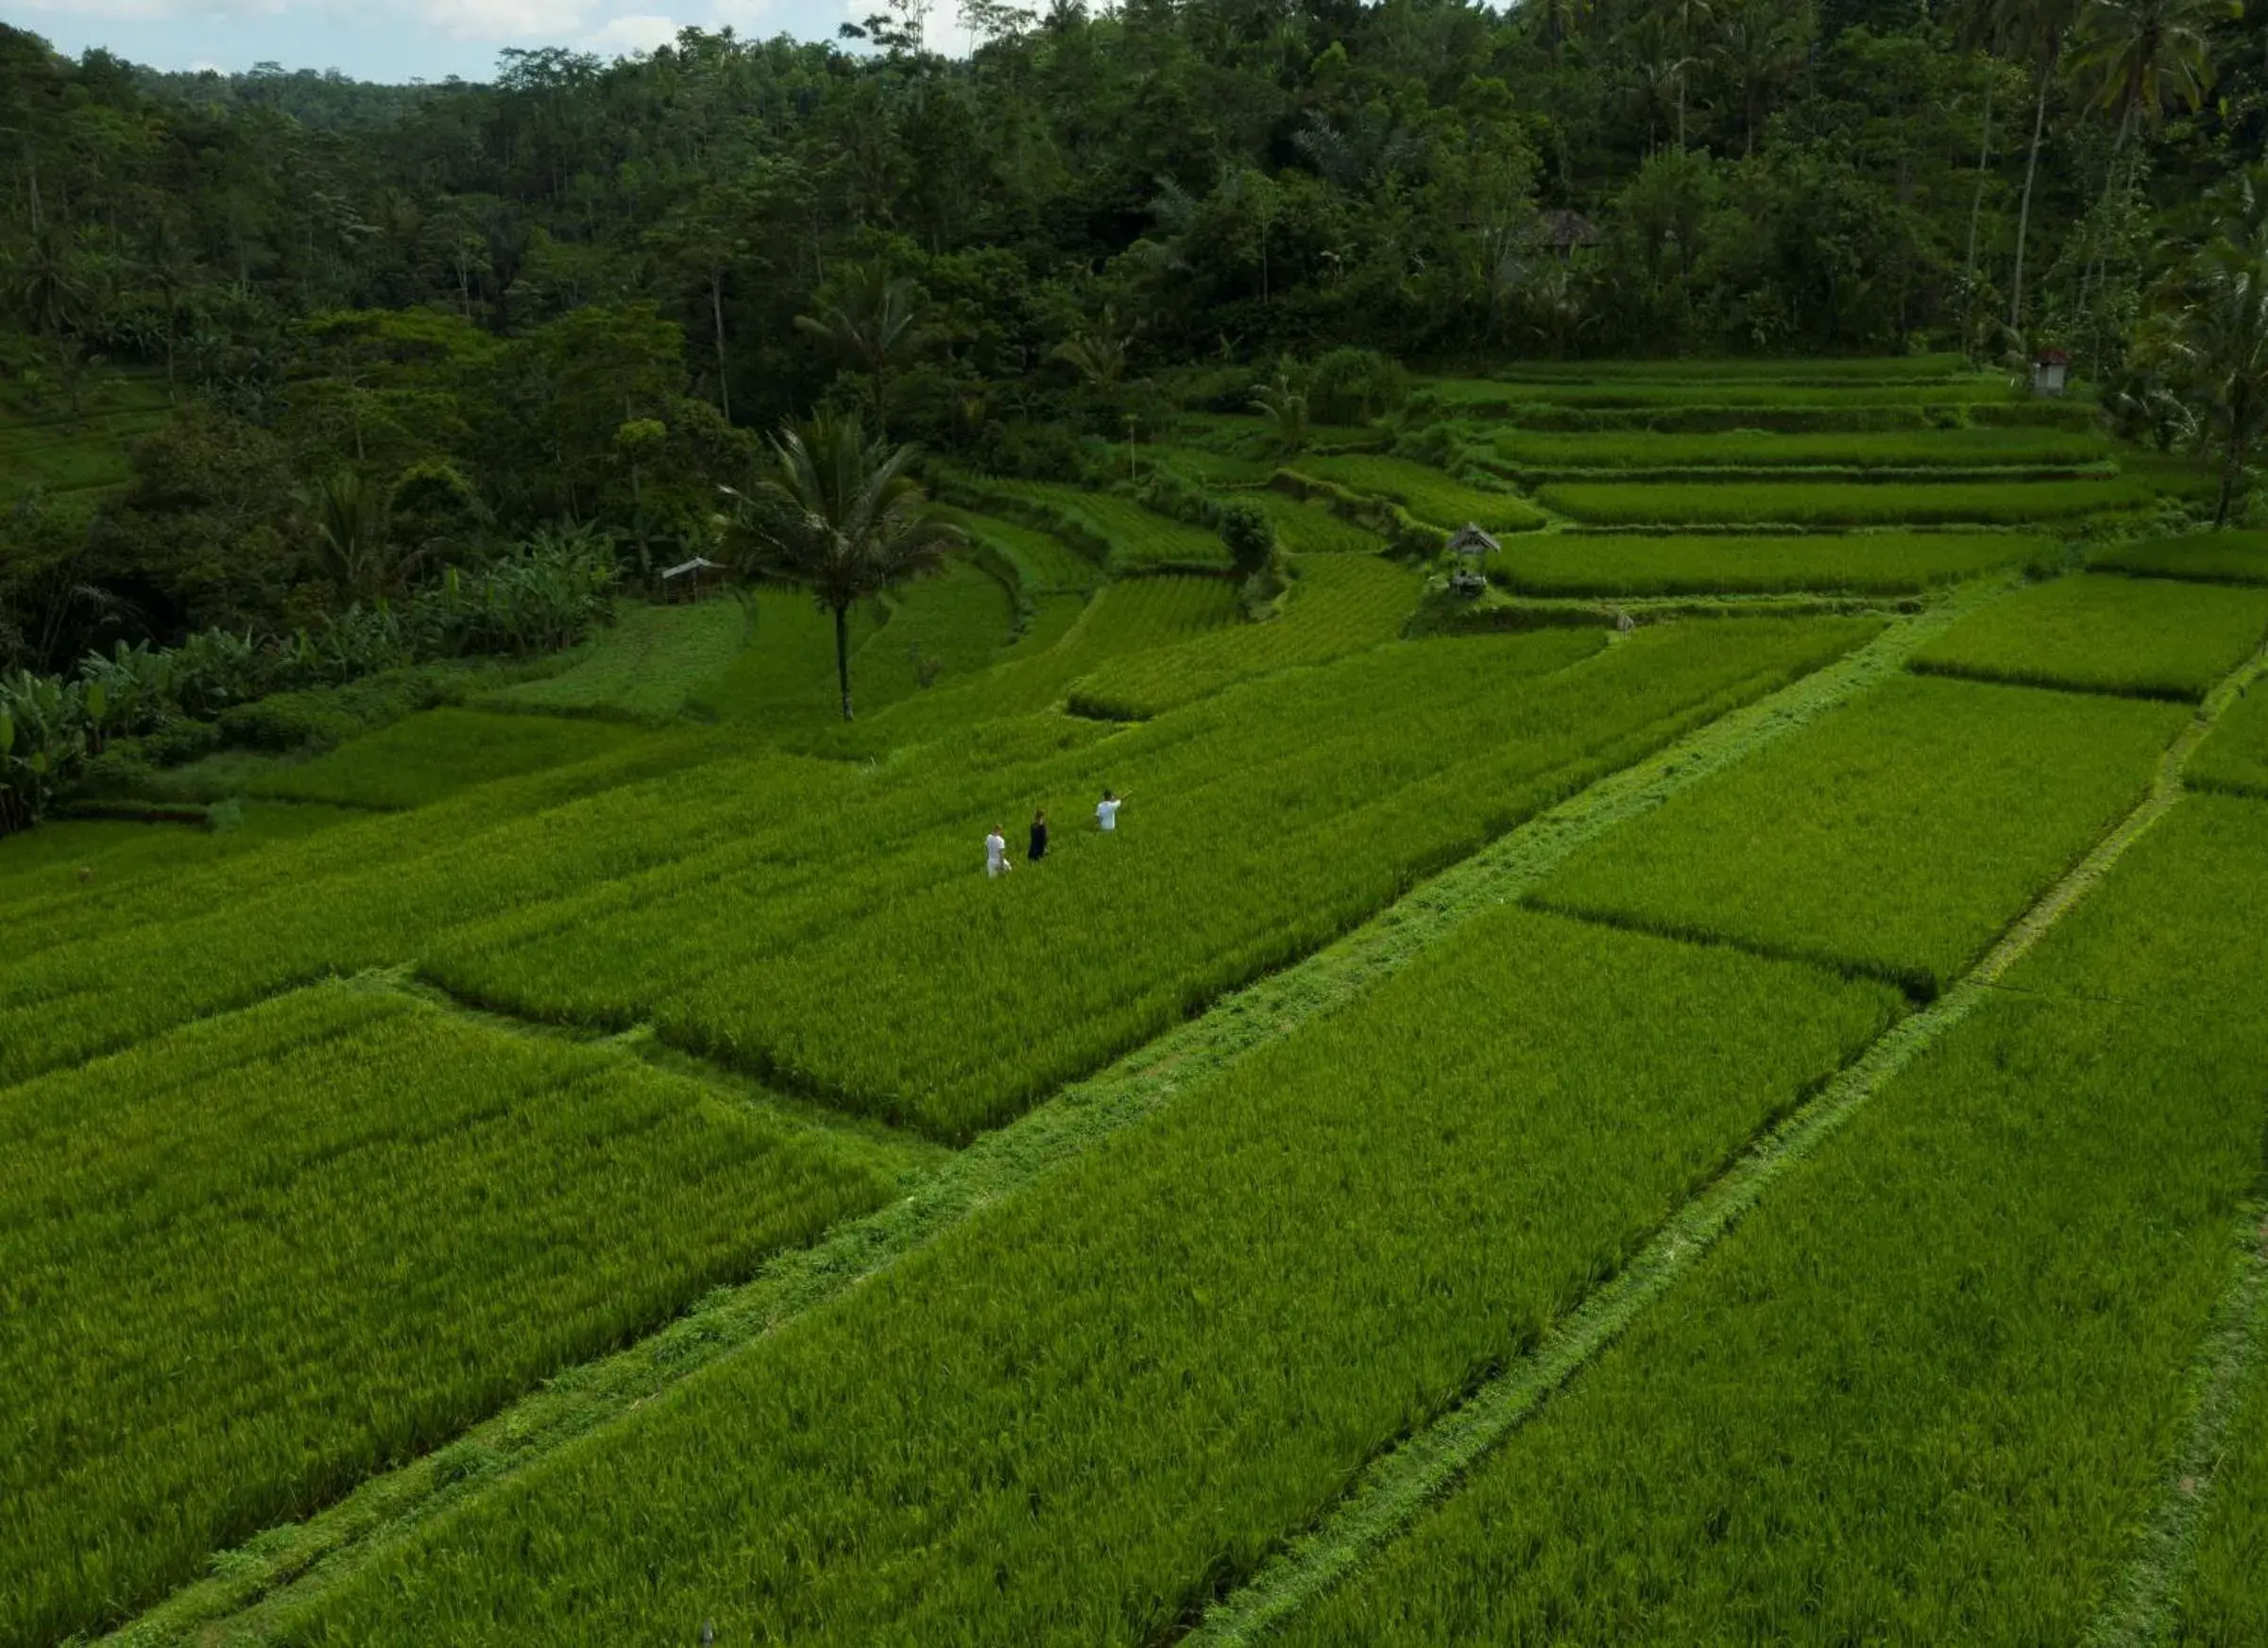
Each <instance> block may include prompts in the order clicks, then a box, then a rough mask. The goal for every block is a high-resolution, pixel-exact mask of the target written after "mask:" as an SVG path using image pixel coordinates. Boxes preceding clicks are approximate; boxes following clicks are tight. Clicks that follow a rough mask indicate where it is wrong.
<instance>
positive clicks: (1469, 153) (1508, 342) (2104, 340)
mask: <svg viewBox="0 0 2268 1648" xmlns="http://www.w3.org/2000/svg"><path fill="white" fill-rule="evenodd" d="M968 20H969V22H970V24H971V25H972V26H973V27H974V28H975V29H976V31H977V33H978V34H979V36H980V37H981V42H982V43H981V45H980V46H979V47H978V49H977V50H976V51H975V52H974V53H973V54H972V55H971V56H970V57H968V58H967V59H948V58H946V57H944V56H942V55H939V54H938V53H935V52H933V51H929V50H926V49H924V46H923V42H922V19H921V17H920V15H919V13H918V11H916V10H913V9H911V8H908V9H901V10H898V11H895V12H892V13H888V14H882V15H878V16H876V17H875V18H872V19H870V20H869V22H868V23H867V25H865V26H864V27H863V28H862V29H860V28H846V29H845V31H844V32H845V34H846V36H858V37H859V38H856V39H846V40H844V41H843V42H822V43H800V42H794V41H792V40H788V39H785V38H782V39H777V40H773V41H768V42H758V41H749V40H741V39H736V38H734V37H733V36H732V35H730V34H729V33H719V34H708V33H702V32H698V31H690V30H689V31H688V32H686V33H685V34H683V35H682V36H681V37H680V38H679V40H678V41H677V42H676V43H675V44H674V45H673V46H670V47H666V48H663V49H661V50H659V51H657V52H656V53H654V54H653V55H652V56H651V57H650V58H646V59H624V60H621V61H617V62H614V63H611V64H609V63H605V62H601V61H598V60H596V59H592V58H588V57H583V56H577V55H575V54H573V53H571V52H566V51H557V50H552V51H537V52H524V53H522V52H515V53H508V54H506V56H505V58H504V59H503V62H502V64H501V65H500V70H499V73H498V75H497V76H496V78H495V80H494V82H493V83H491V84H486V85H469V84H459V83H455V82H452V83H449V84H447V85H443V86H437V87H423V88H373V87H367V86H363V85H359V84H356V83H354V82H352V81H350V80H345V79H342V78H339V77H338V76H318V75H313V74H293V75H287V74H284V73H282V72H281V71H278V70H268V69H264V70H263V71H261V72H259V73H255V74H253V75H249V76H231V77H222V76H214V75H210V74H208V75H202V76H182V75H156V74H152V73H150V72H148V71H145V70H141V69H138V68H136V67H134V66H132V65H129V64H127V63H125V62H123V61H120V60H117V59H111V58H109V57H107V56H104V55H103V54H99V53H94V54H90V55H89V56H88V57H87V58H86V59H83V60H81V61H78V62H72V61H69V60H66V59H60V58H59V57H57V56H55V55H54V54H52V53H51V52H50V51H49V50H48V49H47V48H46V47H45V45H44V44H43V42H41V41H40V40H39V39H38V38H37V37H36V36H33V35H31V34H28V33H25V32H21V31H17V30H12V29H6V28H0V110H6V111H7V112H6V114H5V116H4V117H0V174H5V178H6V184H5V188H4V189H0V266H5V268H6V269H7V271H8V274H9V282H8V288H7V294H6V296H7V298H8V300H9V302H8V307H9V314H7V316H6V320H5V324H6V327H7V329H8V330H7V331H0V372H4V374H5V376H4V377H0V413H6V414H7V415H8V416H11V417H17V418H22V419H25V420H27V421H30V422H36V423H38V424H39V425H40V426H41V428H42V429H43V430H45V431H49V432H51V433H50V434H49V435H47V436H43V438H44V439H47V440H48V442H49V444H48V446H47V447H46V448H43V451H45V452H46V454H47V457H48V459H49V460H50V461H49V462H48V464H47V466H46V467H45V468H40V467H33V466H28V465H26V466H25V467H18V466H15V465H13V464H11V465H10V467H11V468H15V469H16V472H15V473H13V474H9V475H8V476H6V477H5V481H6V484H5V486H4V487H0V508H4V509H5V515H0V667H5V666H24V667H31V668H35V669H36V668H49V669H53V668H60V667H62V666H63V665H65V664H67V663H68V661H69V660H71V659H73V658H75V657H77V655H78V654H80V653H81V652H83V650H84V649H85V648H86V647H87V646H88V645H90V644H93V643H96V642H104V643H107V642H108V641H109V640H110V639H111V638H112V637H118V638H126V637H150V638H154V639H159V640H165V639H169V638H174V637H179V636H180V635H183V634H186V633H189V632H192V631H196V630H201V629H204V628H207V627H210V626H215V625H217V626H223V627H228V628H231V629H234V630H237V631H240V632H241V631H246V630H250V629H263V630H269V631H273V630H277V629H279V628H283V627H288V626H290V625H292V624H294V623H304V622H306V621H308V620H310V618H311V617H312V616H313V615H315V613H317V612H319V611H321V610H324V609H325V608H326V607H329V606H333V605H335V604H336V603H337V602H338V601H339V600H340V599H341V597H342V595H348V594H360V595H363V596H369V595H373V594H383V593H385V592H388V591H390V590H395V589H404V588H407V587H410V586H414V585H415V584H416V582H417V581H418V579H419V578H420V577H430V576H434V575H437V573H438V571H439V569H441V568H442V567H443V566H444V565H456V564H465V565H471V564H474V563H476V562H477V561H478V560H479V558H480V556H481V555H482V554H483V553H487V552H493V550H494V547H495V546H497V545H500V544H503V543H507V542H510V541H512V540H513V539H514V538H515V537H517V536H520V535H525V534H527V533H529V532H531V531H533V530H535V529H537V527H539V526H546V525H550V524H554V523H557V522H561V521H574V522H581V523H585V524H588V525H594V526H596V527H598V528H600V529H602V530H603V531H604V532H605V534H606V535H609V536H610V537H611V538H612V539H613V541H614V542H615V543H616V544H617V545H618V546H620V548H621V550H622V554H623V556H624V557H625V560H626V562H627V563H628V564H629V565H630V566H632V568H633V569H635V568H636V567H638V566H650V565H652V564H654V563H655V561H656V558H657V557H659V556H670V557H675V556H677V555H678V554H680V553H682V552H687V551H689V550H697V549H699V548H701V547H703V546H704V545H706V544H707V543H708V541H709V535H710V533H711V532H712V530H713V520H714V517H715V514H716V499H717V491H716V487H717V485H718V484H719V483H720V482H725V481H730V480H734V479H737V478H738V477H739V476H740V475H741V474H742V473H743V472H744V471H745V468H746V465H747V463H748V460H749V456H750V454H751V452H752V451H753V450H754V449H755V446H756V443H757V440H758V434H757V432H759V431H764V430H767V429H769V428H771V427H774V426H775V425H776V422H777V420H778V419H780V418H781V417H783V416H792V415H799V414H807V413H809V412H810V411H811V410H813V409H814V408H815V407H818V406H821V405H823V404H833V405H836V406H838V407H842V408H845V409H859V410H861V411H863V413H864V415H865V416H866V417H867V419H868V421H869V423H870V424H871V422H872V421H873V420H874V419H875V417H876V416H877V415H879V416H880V417H881V419H882V420H883V421H884V423H885V424H886V427H887V429H888V432H889V433H890V434H891V435H892V436H894V437H895V438H899V439H918V440H919V441H921V442H922V443H924V445H925V447H926V448H928V449H929V450H931V451H934V452H943V453H946V454H948V455H951V456H954V457H956V458H958V459H960V460H963V461H964V462H966V463H968V464H970V465H971V466H973V467H982V468H987V469H990V470H993V471H995V472H1000V473H1027V474H1047V473H1070V472H1072V471H1075V470H1076V469H1077V467H1079V465H1080V464H1081V462H1082V461H1083V458H1082V446H1081V442H1082V440H1083V439H1084V440H1086V441H1089V442H1096V441H1100V440H1104V439H1108V440H1116V441H1119V442H1123V441H1125V440H1126V439H1127V438H1128V437H1129V435H1130V434H1133V435H1134V436H1136V437H1138V436H1139V435H1140V433H1141V432H1142V431H1143V430H1144V428H1145V427H1152V426H1154V425H1156V424H1157V423H1158V422H1159V421H1160V420H1162V419H1163V418H1164V417H1166V416H1169V415H1170V414H1171V413H1172V412H1173V411H1174V410H1175V409H1176V408H1181V407H1204V406H1212V407H1217V408H1220V409H1233V410H1239V411H1241V410H1243V409H1244V408H1245V406H1246V405H1247V404H1248V403H1249V402H1250V401H1251V399H1252V398H1253V394H1254V392H1255V389H1256V388H1257V387H1262V386H1265V385H1266V384H1267V383H1268V382H1271V381H1272V380H1273V379H1274V378H1275V376H1276V374H1277V373H1278V372H1279V371H1283V372H1287V373H1288V374H1289V378H1287V381H1290V379H1296V378H1299V377H1301V376H1302V375H1303V374H1305V373H1307V372H1309V371H1310V370H1311V369H1312V366H1313V364H1314V363H1316V362H1317V361H1318V360H1319V359H1321V358H1322V357H1324V356H1326V355H1328V354H1330V352H1331V351H1333V350H1335V349H1337V350H1340V351H1342V352H1341V353H1340V354H1339V355H1338V356H1336V357H1334V362H1333V364H1332V365H1330V366H1329V367H1327V368H1326V369H1325V370H1324V371H1323V372H1322V376H1321V378H1320V379H1318V380H1317V381H1315V382H1309V383H1308V384H1307V390H1308V393H1309V395H1310V397H1311V398H1312V399H1315V402H1316V405H1315V411H1316V413H1317V416H1319V417H1328V416H1330V415H1331V413H1332V410H1333V402H1334V400H1335V399H1337V400H1347V399H1353V400H1354V401H1357V402H1361V403H1363V405H1364V409H1365V410H1370V411H1374V410H1376V406H1375V404H1374V402H1375V400H1376V399H1379V398H1382V397H1388V396H1390V393H1391V385H1390V378H1391V376H1392V370H1391V367H1390V364H1389V363H1388V362H1385V361H1380V360H1377V359H1375V358H1373V357H1371V356H1368V355H1365V356H1353V355H1349V354H1347V353H1345V352H1343V351H1345V350H1347V349H1349V348H1360V349H1364V350H1373V351H1378V353H1379V354H1380V355H1383V356H1386V357H1391V358H1392V359H1393V360H1398V361H1402V362H1407V363H1410V364H1412V365H1443V364H1447V365H1456V366H1457V367H1458V369H1463V370H1480V369H1483V368H1485V367H1486V366H1487V365H1489V364H1491V363H1494V362H1502V361H1505V360H1509V359H1515V358H1528V357H1611V356H1615V355H1625V354H1636V353H1643V354H1647V355H1655V356H1660V355H1675V354H1680V353H1702V352H1714V353H1728V352H1730V353H1751V354H1765V355H1802V354H1815V353H1823V352H1832V353H1837V354H1855V353H1872V352H1881V353H1901V352H1907V351H1914V350H1919V349H1923V348H1938V349H1944V348H1952V349H1958V350H1960V351H1962V352H1965V353H1967V354H1968V355H1969V356H1970V358H1971V359H1974V360H1977V361H1980V362H1991V361H1995V360H2003V359H2005V360H2010V361H2016V360H2021V359H2022V358H2024V357H2026V356H2027V355H2028V354H2029V353H2031V352H2032V351H2034V350H2037V349H2038V348H2049V347H2054V348H2063V349H2066V350H2068V351H2069V352H2070V353H2071V354H2072V357H2073V360H2074V363H2075V366H2076V369H2077V370H2078V371H2079V373H2080V374H2081V375H2082V376H2083V377H2084V378H2086V379H2088V380H2089V381H2090V382H2094V383H2097V384H2099V385H2101V388H2102V393H2103V394H2104V397H2105V399H2106V404H2109V405H2112V406H2114V407H2123V408H2124V409H2126V412H2127V414H2128V415H2129V416H2130V417H2140V419H2141V420H2142V421H2143V422H2145V423H2147V422H2151V421H2152V420H2153V419H2155V421H2156V422H2157V426H2158V427H2157V430H2156V433H2158V434H2159V435H2160V436H2161V438H2165V439H2169V440H2171V439H2174V438H2178V437H2181V436H2183V435H2185V434H2187V433H2198V434H2199V436H2200V438H2203V435H2204V433H2206V432H2204V431H2203V430H2202V429H2200V430H2198V431H2195V432H2191V430H2189V428H2188V426H2187V425H2186V424H2185V422H2184V420H2185V418H2194V417H2195V416H2196V413H2195V410H2194V408H2191V409H2188V410H2186V411H2185V409H2184V408H2183V406H2182V405H2181V396H2180V395H2179V394H2174V395H2170V396H2169V395H2167V394H2163V393H2160V394H2158V395H2157V397H2156V398H2155V399H2152V397H2151V396H2150V394H2149V391H2150V390H2151V389H2152V388H2153V386H2157V387H2159V388H2160V389H2162V388H2163V387H2164V382H2165V380H2164V372H2165V362H2166V361H2167V360H2170V359H2171V358H2172V353H2171V352H2169V350H2168V349H2166V348H2160V347H2157V345H2156V344H2154V342H2153V327H2154V325H2156V324H2157V323H2156V322H2154V320H2153V315H2154V313H2156V312H2157V311H2158V310H2161V309H2163V308H2164V307H2165V306H2166V304H2167V302H2168V301H2169V299H2168V297H2167V294H2168V293H2169V291H2171V290H2172V289H2173V287H2174V285H2176V284H2178V281H2179V280H2180V279H2181V278H2182V275H2181V271H2182V270H2183V269H2184V268H2185V267H2187V266H2188V264H2187V260H2188V259H2189V258H2190V256H2191V251H2192V248H2193V246H2194V245H2195V244H2196V243H2197V241H2198V240H2199V239H2200V238H2201V237H2203V236H2204V235H2205V234H2206V233H2207V232H2208V223H2209V222H2210V221H2211V219H2212V216H2213V210H2214V209H2213V208H2212V207H2211V206H2210V205H2209V203H2208V195H2209V194H2210V192H2211V191H2213V190H2214V189H2215V188H2216V187H2217V186H2224V185H2225V184H2226V183H2227V182H2228V180H2229V179H2231V178H2235V177H2238V176H2239V175H2240V174H2241V172H2242V169H2243V168H2244V167H2245V166H2246V165H2248V164H2250V163H2252V162H2255V161H2258V160H2259V157H2260V155H2261V152H2262V145H2263V137H2264V135H2268V22H2264V21H2263V19H2262V17H2261V16H2260V15H2259V6H2258V4H2254V5H2253V6H2252V7H2251V8H2249V10H2248V11H2240V10H2237V9H2233V8H2229V7H2227V6H2225V5H2222V4H2218V3H2214V4H2208V3H2206V0H2088V3H2086V4H2079V3H2077V0H2008V3H2006V4H1992V3H1989V0H1981V3H1980V4H1978V5H1976V6H1975V7H1972V8H1965V9H1964V8H1949V9H1945V10H1942V11H1933V10H1931V9H1929V8H1926V7H1917V6H1913V5H1898V4H1892V5H1867V4H1850V3H1847V0H1831V3H1829V4H1825V5H1819V6H1814V5H1810V4H1805V3H1803V0H1675V3H1654V4H1645V5H1635V4H1629V3H1628V0H1600V3H1597V4H1593V5H1583V4H1574V3H1570V0H1529V3H1528V4H1526V5H1524V6H1522V7H1519V8H1516V9H1512V10H1509V11H1505V12H1497V11H1492V10H1490V9H1487V8H1480V7H1471V6H1465V5H1459V4H1447V3H1430V4H1428V3H1417V4H1411V3H1405V0H1393V3H1390V4H1384V5H1374V6H1361V5H1351V4H1330V3H1314V0H1303V3H1298V4H1288V5H1258V6H1255V5H1247V4H1215V3H1212V0H1184V3H1182V4H1150V3H1145V0H1134V3H1130V4H1128V5H1125V6H1123V7H1121V8H1116V9H1113V10H1109V11H1105V12H1090V11H1087V10H1085V9H1083V8H1081V7H1080V6H1078V5H1076V4H1068V3H1059V4H1058V5H1056V6H1055V7H1054V8H1053V9H1051V10H1049V11H1048V12H1046V13H1045V14H1038V13H1034V12H1032V11H1029V10H1023V9H1018V8H1013V7H1009V6H1006V5H1001V4H998V3H997V0H981V3H978V0H972V7H971V10H970V13H969V18H968ZM2153 406H2155V407H2156V408H2157V411H2156V412H2155V413H2153V412H2152V411H2151V408H2152V407H2153ZM52 432H60V433H52ZM106 440H108V441H111V443H112V444H113V445H114V446H115V447H116V448H117V449H118V450H120V451H124V450H129V449H130V450H132V453H133V456H132V459H131V464H130V467H125V466H124V465H123V463H119V465H118V467H117V468H115V469H110V468H105V467H104V460H103V459H102V458H101V455H100V454H99V453H96V452H94V451H92V450H89V451H77V450H74V449H73V447H72V443H73V442H79V443H81V444H83V445H86V446H88V447H90V448H92V447H97V446H100V445H101V443H102V442H104V441H106ZM57 442H60V443H61V445H60V448H58V447H57V445H56V443H57ZM59 450H60V452H61V455H60V456H58V455H57V452H58V451H59ZM112 461H113V462H118V461H117V460H112ZM348 487H359V488H360V489H361V493H362V495H363V501H362V503H361V504H360V505H357V504H356V502H355V501H354V500H353V499H352V498H344V501H342V499H343V494H342V491H341V489H342V488H348ZM373 501H375V502H373ZM378 503H383V504H384V523H383V530H378V531H371V530H366V529H361V528H356V527H354V526H353V525H352V524H351V518H352V516H353V513H354V510H355V509H356V508H357V507H360V508H362V509H363V510H364V512H365V513H366V514H367V513H369V511H370V510H371V509H373V508H375V507H376V505H377V504H378ZM342 507H344V508H345V509H346V510H347V512H348V515H349V518H350V524H349V526H348V528H347V529H346V530H347V534H348V536H349V537H350V538H352V537H354V536H355V535H356V533H357V532H358V531H359V532H361V534H362V538H363V539H365V540H367V543H366V544H365V547H364V548H363V549H362V550H360V551H358V553H360V554H362V555H363V557H364V561H365V563H366V564H365V565H363V566H362V567H361V569H360V570H358V571H355V572H353V573H351V574H348V575H341V574H340V572H339V569H337V568H336V567H335V566H334V567H333V569H332V570H331V572H330V573H329V574H326V572H325V570H324V567H323V562H322V554H321V552H322V546H323V544H324V543H325V541H326V539H325V530H326V529H325V526H324V518H325V515H326V511H328V512H329V514H330V517H331V518H333V522H334V523H335V520H336V518H337V517H338V514H339V511H340V510H341V508H342Z"/></svg>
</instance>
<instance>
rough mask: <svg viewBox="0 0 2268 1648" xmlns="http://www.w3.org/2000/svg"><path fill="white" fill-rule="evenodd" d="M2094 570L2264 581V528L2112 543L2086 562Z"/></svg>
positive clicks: (2267, 573) (2267, 542)
mask: <svg viewBox="0 0 2268 1648" xmlns="http://www.w3.org/2000/svg"><path fill="white" fill-rule="evenodd" d="M2091 564H2092V565H2093V567H2094V568H2095V569H2097V570H2098V571H2104V572H2131V573H2134V574H2136V575H2137V576H2140V577H2144V578H2189V579H2193V580H2195V581H2196V582H2198V583H2201V584H2268V532H2202V533H2184V534H2181V535H2178V536H2174V537H2159V538H2146V539H2144V540H2142V541H2141V542H2140V543H2130V544H2114V545H2112V546H2111V547H2110V548H2109V549H2108V550H2106V552H2103V553H2102V554H2099V555H2097V556H2095V558H2094V560H2093V562H2092V563H2091Z"/></svg>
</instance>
